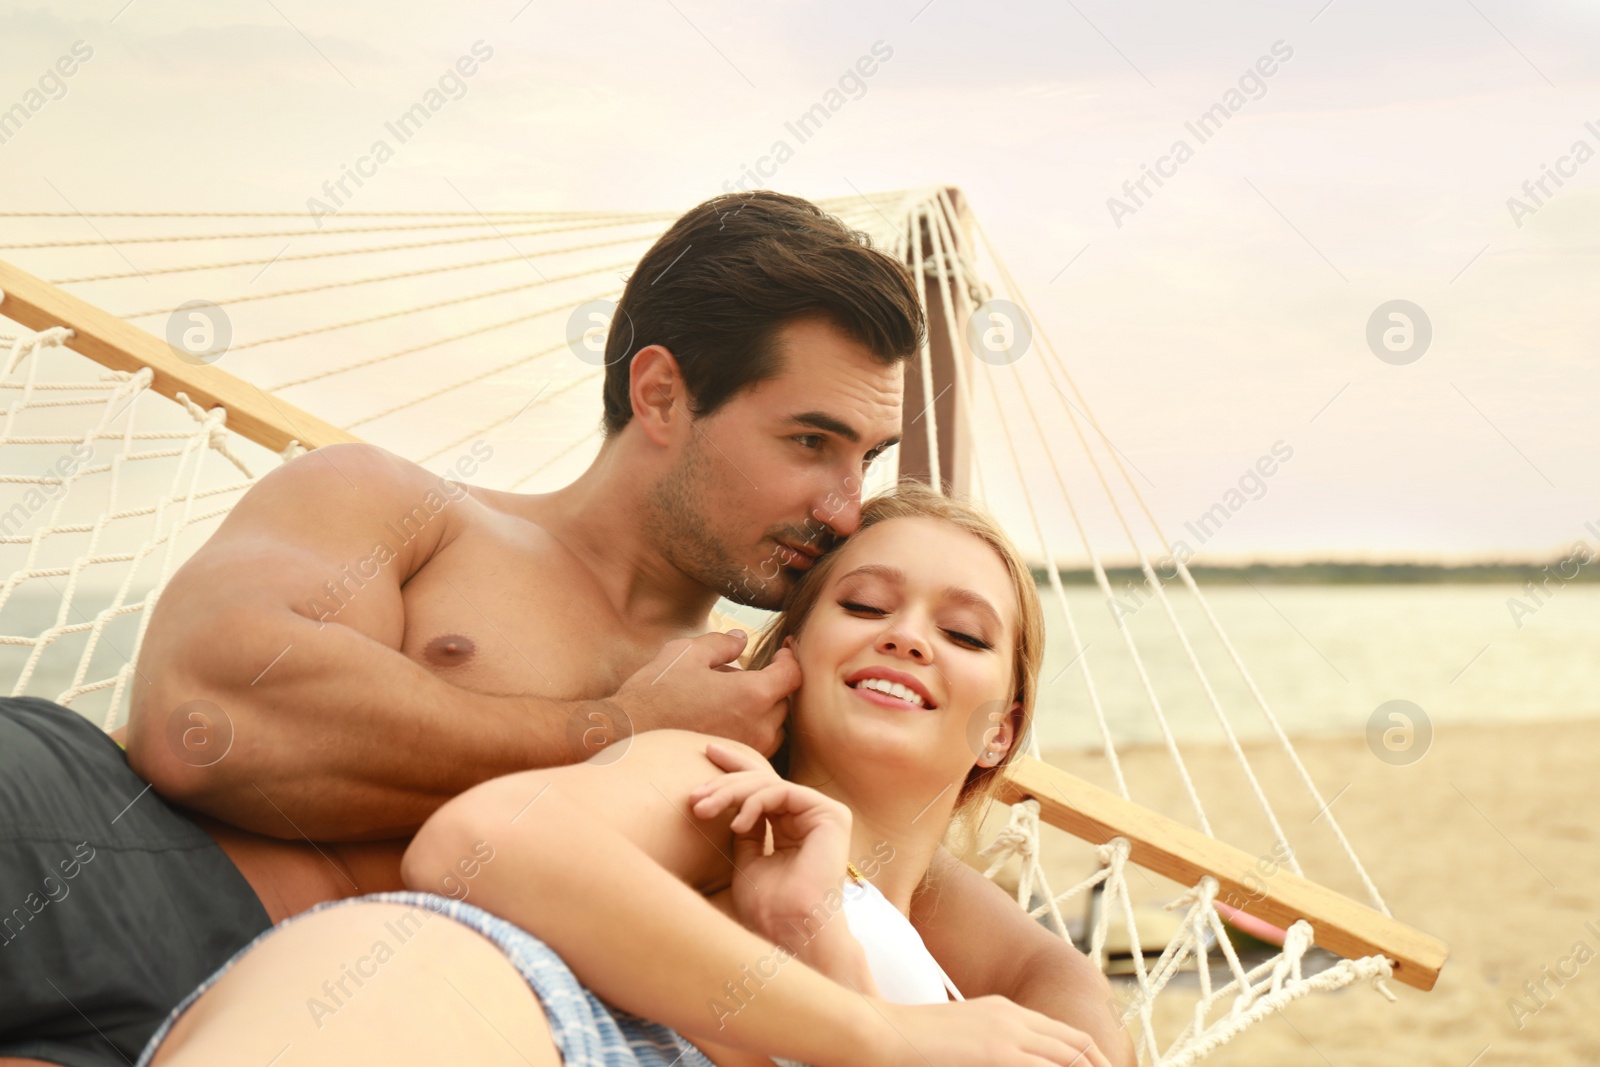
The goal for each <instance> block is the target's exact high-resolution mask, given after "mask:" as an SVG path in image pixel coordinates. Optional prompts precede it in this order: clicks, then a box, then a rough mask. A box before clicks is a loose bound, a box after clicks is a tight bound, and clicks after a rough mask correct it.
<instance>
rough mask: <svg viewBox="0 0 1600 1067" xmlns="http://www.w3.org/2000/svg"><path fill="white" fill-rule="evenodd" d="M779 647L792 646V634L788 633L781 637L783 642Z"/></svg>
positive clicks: (790, 647)
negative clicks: (786, 635)
mask: <svg viewBox="0 0 1600 1067" xmlns="http://www.w3.org/2000/svg"><path fill="white" fill-rule="evenodd" d="M780 647H782V648H788V649H792V648H794V634H790V635H789V636H788V637H785V638H784V639H783V644H782V645H781V646H780Z"/></svg>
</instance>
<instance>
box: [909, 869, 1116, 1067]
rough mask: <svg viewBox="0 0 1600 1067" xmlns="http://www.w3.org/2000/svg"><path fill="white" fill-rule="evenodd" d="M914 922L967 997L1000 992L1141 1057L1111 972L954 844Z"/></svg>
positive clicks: (914, 908) (1110, 1049)
mask: <svg viewBox="0 0 1600 1067" xmlns="http://www.w3.org/2000/svg"><path fill="white" fill-rule="evenodd" d="M911 921H912V923H913V924H914V925H915V926H916V928H917V931H918V932H919V933H920V934H921V935H922V940H923V943H924V944H926V945H927V946H928V950H929V951H930V952H932V953H933V955H934V958H936V959H937V960H938V961H939V963H940V965H941V966H943V967H944V969H945V971H946V972H947V973H948V974H949V975H950V980H951V981H952V982H954V983H955V985H956V988H957V989H959V990H961V993H962V995H963V996H966V997H973V996H980V995H987V994H991V993H998V994H1000V995H1002V996H1005V997H1008V998H1009V999H1011V1000H1013V1001H1015V1002H1016V1003H1018V1004H1020V1005H1022V1006H1023V1007H1025V1008H1031V1009H1033V1010H1034V1011H1037V1012H1042V1013H1044V1014H1045V1015H1048V1016H1050V1017H1051V1018H1052V1019H1059V1020H1060V1021H1062V1022H1064V1023H1067V1024H1068V1025H1070V1026H1072V1027H1075V1028H1076V1029H1079V1030H1082V1031H1084V1032H1085V1033H1087V1034H1090V1035H1092V1036H1093V1037H1094V1039H1095V1043H1096V1044H1097V1045H1098V1046H1099V1047H1100V1049H1101V1050H1102V1051H1103V1052H1104V1053H1105V1055H1106V1058H1107V1059H1108V1060H1110V1061H1111V1062H1112V1063H1113V1064H1115V1065H1116V1067H1133V1065H1134V1063H1135V1062H1137V1057H1136V1056H1135V1054H1134V1047H1133V1038H1132V1036H1131V1035H1130V1034H1129V1033H1128V1031H1127V1028H1126V1027H1124V1026H1123V1025H1122V1020H1121V1015H1120V1013H1119V1012H1118V1010H1117V1009H1116V999H1115V997H1114V995H1113V993H1112V990H1111V984H1110V983H1109V982H1108V981H1106V977H1105V975H1103V974H1101V973H1100V972H1099V971H1098V970H1097V969H1096V968H1095V966H1094V964H1093V963H1092V962H1090V960H1089V958H1088V957H1087V956H1085V955H1084V954H1083V953H1082V952H1080V951H1078V950H1077V949H1076V948H1074V947H1073V946H1072V945H1070V944H1068V943H1067V942H1066V941H1065V940H1064V939H1062V938H1061V937H1059V936H1057V935H1056V934H1053V933H1051V932H1050V931H1049V930H1046V929H1045V928H1044V927H1043V926H1041V925H1039V923H1037V922H1035V921H1034V920H1033V919H1031V918H1029V916H1028V915H1027V913H1026V912H1024V911H1023V910H1022V909H1021V908H1020V907H1018V906H1017V902H1016V901H1015V900H1013V899H1012V898H1011V897H1010V896H1009V895H1008V894H1007V893H1006V892H1005V891H1004V890H1002V889H1001V888H1000V887H999V886H997V885H995V884H994V883H993V882H991V881H990V880H989V879H987V878H985V877H984V876H983V875H982V874H980V873H979V872H978V871H975V870H973V869H972V868H971V867H969V866H967V865H966V864H965V863H963V862H961V861H960V860H959V859H957V858H956V857H955V856H954V855H952V854H951V853H950V851H949V850H948V849H945V848H940V849H938V850H937V851H936V852H935V853H934V857H933V862H932V864H931V865H930V866H929V868H928V880H927V885H926V887H925V888H924V889H923V890H922V891H921V892H919V893H918V894H917V896H916V897H914V898H913V899H912V902H911Z"/></svg>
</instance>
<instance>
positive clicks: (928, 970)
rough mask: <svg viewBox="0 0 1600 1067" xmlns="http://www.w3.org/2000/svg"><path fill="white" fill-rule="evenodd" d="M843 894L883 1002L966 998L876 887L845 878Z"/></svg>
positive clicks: (782, 1062)
mask: <svg viewBox="0 0 1600 1067" xmlns="http://www.w3.org/2000/svg"><path fill="white" fill-rule="evenodd" d="M842 893H843V896H844V917H845V922H846V924H847V925H848V926H849V927H850V935H851V936H852V937H854V938H855V939H856V940H857V941H859V942H860V943H861V948H862V949H863V950H864V951H865V952H866V954H867V968H868V969H869V970H870V971H872V980H873V981H874V982H876V983H877V984H878V992H879V993H880V994H882V995H883V999H884V1000H887V1001H891V1002H893V1003H895V1004H943V1003H945V1002H947V1001H948V1000H950V998H951V997H954V998H955V999H956V1000H965V999H967V998H966V997H963V996H962V995H961V991H960V990H959V989H957V988H956V985H955V983H954V982H952V981H950V976H949V975H947V974H945V973H944V968H943V967H940V966H939V961H938V960H936V959H934V958H933V953H931V952H929V951H928V946H927V945H925V944H923V943H922V935H921V934H919V933H917V928H916V927H914V926H912V925H911V920H910V919H908V918H906V917H905V916H904V915H902V914H901V913H900V909H899V908H897V907H895V906H894V905H893V904H891V903H889V898H888V897H886V896H884V895H883V894H882V893H880V892H878V887H877V886H875V885H873V884H872V883H871V882H869V881H866V880H862V881H860V882H857V881H856V880H855V879H854V878H847V879H845V883H844V888H843V890H842ZM946 991H948V994H947V992H946ZM772 1060H773V1062H774V1063H775V1064H777V1067H806V1065H805V1064H803V1063H798V1062H796V1061H795V1060H789V1059H784V1058H783V1057H781V1056H774V1057H773V1058H772Z"/></svg>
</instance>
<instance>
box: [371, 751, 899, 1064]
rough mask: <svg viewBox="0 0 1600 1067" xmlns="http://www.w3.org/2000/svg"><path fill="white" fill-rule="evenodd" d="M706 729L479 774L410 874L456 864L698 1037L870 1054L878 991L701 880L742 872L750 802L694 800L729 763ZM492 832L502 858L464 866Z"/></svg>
mask: <svg viewBox="0 0 1600 1067" xmlns="http://www.w3.org/2000/svg"><path fill="white" fill-rule="evenodd" d="M707 740H708V738H707V737H706V735H703V734H694V733H689V732H686V731H677V730H656V731H651V732H649V733H645V734H640V735H637V736H635V737H634V738H633V739H632V740H631V741H630V742H629V748H628V749H627V750H626V751H625V752H624V753H623V755H622V756H621V758H618V759H616V760H615V761H614V762H613V763H609V764H605V765H600V764H595V763H583V764H577V765H574V766H569V767H560V768H551V769H547V770H538V771H529V772H526V773H522V774H515V775H509V776H507V777H504V778H500V779H496V780H494V781H492V782H487V783H485V784H483V785H481V786H478V787H476V788H474V789H472V790H470V791H468V792H467V793H465V794H463V795H462V796H461V797H459V798H457V799H456V800H453V801H451V802H450V803H448V804H446V805H445V806H444V807H442V808H441V809H440V810H439V811H438V813H436V814H435V815H434V817H433V818H431V819H430V820H429V821H428V822H427V823H426V824H425V825H424V826H423V828H422V830H421V832H419V833H418V835H417V837H416V839H415V840H414V841H413V842H412V845H411V847H410V849H409V850H408V851H407V852H406V856H405V862H404V867H403V870H404V876H405V880H406V883H407V884H408V885H411V886H415V887H417V888H421V889H428V890H434V891H437V889H438V887H439V886H440V885H441V884H442V883H444V881H445V880H446V879H449V878H451V877H452V876H453V878H454V881H455V882H456V883H457V884H461V885H464V886H465V892H466V895H467V898H468V899H469V900H470V902H471V903H473V904H476V905H478V906H480V907H482V908H485V909H486V910H488V911H490V912H493V913H494V914H496V915H499V916H501V917H502V918H505V919H508V920H510V921H511V922H514V923H516V924H517V925H519V926H521V927H523V928H524V929H526V930H528V931H529V932H530V933H532V934H534V935H535V936H536V937H538V938H540V939H541V940H543V941H545V942H547V943H548V944H549V945H550V946H551V947H552V948H554V949H555V950H556V951H557V952H559V953H560V954H561V956H562V958H563V959H564V960H566V961H567V963H568V965H569V966H570V967H571V968H572V969H573V972H574V973H575V974H577V975H578V977H579V978H580V979H582V980H583V981H584V983H585V984H587V985H588V986H589V987H590V988H591V989H593V990H594V991H595V993H596V994H598V995H599V996H601V997H603V998H604V999H606V1000H607V1001H609V1002H610V1003H612V1004H616V1005H618V1006H619V1007H621V1008H624V1009H625V1010H627V1011H631V1012H634V1013H635V1014H638V1015H641V1016H644V1017H646V1018H651V1019H657V1020H659V1021H661V1022H663V1023H665V1024H667V1025H669V1026H671V1027H673V1028H675V1029H677V1030H678V1031H679V1032H680V1033H683V1034H684V1035H686V1036H688V1037H691V1038H696V1037H699V1038H704V1039H706V1040H710V1041H715V1042H718V1043H721V1044H726V1045H730V1046H733V1047H736V1048H743V1049H749V1050H772V1049H781V1050H784V1051H783V1053H782V1054H783V1055H789V1056H793V1057H795V1058H798V1059H801V1060H803V1061H805V1062H808V1063H814V1064H819V1065H824V1064H835V1063H837V1064H844V1063H852V1062H855V1063H859V1062H864V1059H863V1052H864V1050H867V1049H870V1048H873V1047H874V1046H875V1045H877V1044H879V1043H881V1041H882V1036H881V1034H880V1033H879V1031H880V1030H881V1029H883V1028H884V1027H885V1022H884V1020H883V1018H882V1017H881V1016H880V1015H878V1013H877V1012H876V1011H875V1010H874V1009H873V1008H872V1006H871V1005H870V1004H869V1003H868V1002H867V1001H866V999H865V998H863V997H861V996H859V995H858V994H856V993H853V992H851V991H850V990H848V989H846V988H845V987H843V986H841V985H838V984H836V983H835V982H833V981H832V980H830V979H829V978H827V977H824V976H823V975H821V974H818V973H817V972H816V971H814V970H812V969H810V968H809V967H807V966H806V965H805V964H803V963H801V962H799V961H798V960H795V959H792V958H785V957H786V956H787V953H786V952H784V951H783V950H780V949H778V948H777V947H776V946H774V945H773V944H771V943H770V942H768V941H766V940H764V939H763V938H761V937H758V936H757V935H755V934H753V933H751V932H750V931H748V930H746V929H744V928H743V927H742V926H740V925H739V924H738V923H736V922H735V921H734V920H732V919H731V918H729V917H728V916H726V915H724V914H723V913H722V912H721V911H719V910H718V909H717V908H716V907H715V906H713V905H712V904H711V903H710V902H709V901H707V900H706V899H705V897H704V895H703V891H704V890H705V889H708V888H712V887H714V885H715V884H716V883H719V882H720V883H722V884H726V883H727V881H728V878H729V876H730V874H731V876H732V877H738V876H739V875H738V873H737V872H736V871H733V869H732V864H731V861H730V859H729V858H728V857H729V856H731V848H730V846H731V841H732V834H731V832H730V831H729V830H728V823H729V822H731V821H732V819H733V817H734V815H735V814H736V812H733V811H729V812H725V813H723V815H722V816H721V817H719V818H717V819H715V820H710V819H707V820H701V819H696V818H695V817H694V816H692V815H691V814H690V813H689V811H688V805H687V803H686V798H687V796H688V794H689V791H690V790H691V789H692V788H693V787H694V786H695V785H697V784H699V783H700V782H702V781H705V780H706V779H708V778H712V777H715V776H716V775H718V774H720V773H721V771H720V770H719V769H718V768H717V767H716V765H715V764H713V763H712V762H711V761H710V760H709V759H707V758H706V757H705V755H704V751H703V750H704V747H705V743H706V741H707ZM723 743H724V744H728V743H729V742H725V741H724V742H723ZM752 751H753V750H752ZM480 843H482V844H480ZM485 844H486V845H487V846H488V848H492V849H493V859H492V860H490V861H488V862H486V863H483V864H482V865H481V866H477V865H474V866H475V867H476V874H475V876H474V877H473V878H471V880H470V881H463V877H462V874H461V873H460V872H461V870H462V868H461V867H460V862H459V861H460V860H461V859H462V858H463V857H467V856H471V855H473V854H474V850H475V849H476V851H477V854H478V855H480V856H481V855H482V854H483V853H484V852H486V851H487V850H486V849H485V848H484V847H483V845H485ZM686 883H687V884H686ZM867 1058H868V1059H870V1058H871V1057H867Z"/></svg>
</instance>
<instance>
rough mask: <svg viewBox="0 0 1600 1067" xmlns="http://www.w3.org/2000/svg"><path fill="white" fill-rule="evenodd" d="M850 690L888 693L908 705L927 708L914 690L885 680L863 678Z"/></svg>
mask: <svg viewBox="0 0 1600 1067" xmlns="http://www.w3.org/2000/svg"><path fill="white" fill-rule="evenodd" d="M852 688H854V689H876V690H877V691H878V692H880V693H888V694H889V695H890V696H892V697H899V698H900V699H901V700H904V701H906V702H907V703H909V704H915V705H916V706H917V707H919V708H923V707H927V705H926V704H924V703H923V702H922V696H921V695H920V694H919V693H918V692H917V691H916V690H915V689H912V688H911V687H910V686H905V685H901V684H900V683H899V682H891V681H889V679H887V678H863V679H861V681H859V682H857V683H856V684H855V685H854V686H852Z"/></svg>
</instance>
